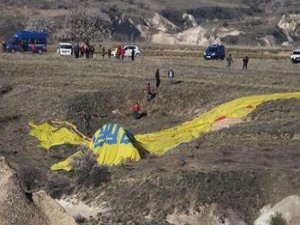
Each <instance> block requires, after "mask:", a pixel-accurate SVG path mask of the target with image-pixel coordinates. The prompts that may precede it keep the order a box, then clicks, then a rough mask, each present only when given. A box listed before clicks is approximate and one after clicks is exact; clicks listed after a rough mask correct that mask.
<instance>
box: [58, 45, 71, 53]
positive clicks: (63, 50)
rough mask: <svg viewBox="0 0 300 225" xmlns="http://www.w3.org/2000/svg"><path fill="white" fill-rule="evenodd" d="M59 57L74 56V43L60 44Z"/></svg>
mask: <svg viewBox="0 0 300 225" xmlns="http://www.w3.org/2000/svg"><path fill="white" fill-rule="evenodd" d="M57 54H58V55H72V54H73V46H72V43H67V42H60V43H59V44H58V47H57Z"/></svg>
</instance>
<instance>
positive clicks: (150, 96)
mask: <svg viewBox="0 0 300 225" xmlns="http://www.w3.org/2000/svg"><path fill="white" fill-rule="evenodd" d="M145 91H146V93H147V100H148V101H151V99H152V98H153V93H152V90H151V86H150V83H148V84H147V86H146V88H145Z"/></svg>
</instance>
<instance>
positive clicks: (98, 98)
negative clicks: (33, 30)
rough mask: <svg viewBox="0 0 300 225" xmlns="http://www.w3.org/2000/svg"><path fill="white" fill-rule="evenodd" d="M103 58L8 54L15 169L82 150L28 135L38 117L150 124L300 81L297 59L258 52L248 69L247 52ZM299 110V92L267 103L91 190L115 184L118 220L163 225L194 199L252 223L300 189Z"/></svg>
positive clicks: (147, 127) (8, 118)
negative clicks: (151, 92) (135, 107)
mask: <svg viewBox="0 0 300 225" xmlns="http://www.w3.org/2000/svg"><path fill="white" fill-rule="evenodd" d="M97 57H98V58H97V59H93V60H91V61H86V60H85V59H80V60H77V61H76V60H75V59H73V58H63V57H62V58H60V57H57V56H54V55H42V56H39V55H30V54H24V55H21V54H15V55H14V54H1V55H0V155H3V156H5V157H6V158H7V159H8V160H9V161H10V163H11V164H12V165H13V166H14V167H16V168H18V167H19V166H20V165H22V164H28V163H30V164H34V165H37V166H40V167H41V168H43V169H45V170H47V169H48V168H49V167H50V165H51V164H52V163H54V162H57V161H59V160H60V159H62V158H64V157H66V156H68V155H70V154H71V153H73V152H75V151H76V147H72V146H61V147H56V148H55V149H54V150H52V151H49V152H45V151H44V150H41V149H40V148H38V146H37V141H36V140H34V139H33V138H32V137H29V136H28V127H27V123H28V122H29V121H30V120H35V121H37V122H43V121H45V120H52V119H62V120H68V121H70V122H73V123H75V124H76V125H77V126H78V127H79V129H80V130H81V131H83V132H84V133H85V134H88V135H92V134H93V133H94V132H95V131H96V130H97V129H98V128H99V127H101V126H102V125H103V124H105V123H106V122H116V123H119V124H121V125H123V126H124V127H125V128H127V129H128V130H130V131H131V132H133V133H146V132H151V131H156V130H161V129H163V128H167V127H170V126H174V125H176V124H178V123H181V122H184V121H186V120H189V119H191V118H193V117H194V116H196V115H198V114H201V113H202V112H205V111H207V110H209V109H211V108H212V107H213V106H216V105H217V104H220V103H223V102H225V101H229V100H232V99H234V98H237V97H242V96H246V95H254V94H262V93H275V92H288V91H299V90H300V89H299V87H300V77H299V66H300V65H297V64H296V65H295V64H291V63H290V62H289V60H288V59H286V60H272V59H266V60H261V59H259V60H256V59H250V63H249V71H242V70H241V59H235V58H234V64H233V67H232V69H231V70H226V69H225V62H224V61H203V59H201V58H193V57H172V58H168V57H141V58H139V59H137V60H136V61H135V62H133V63H132V62H130V61H129V60H127V59H126V60H125V61H124V62H118V61H115V60H112V61H108V60H105V61H101V60H100V57H99V56H97ZM156 68H160V69H161V78H162V85H161V87H160V89H159V91H158V95H157V97H156V98H155V99H153V100H152V101H151V102H150V103H148V102H147V101H146V96H145V93H143V89H144V88H145V85H146V84H147V83H148V82H151V84H152V86H154V73H155V70H156ZM169 68H172V69H173V70H174V71H175V80H176V81H177V84H175V85H173V86H168V85H167V82H166V73H167V70H168V69H169ZM136 101H140V102H141V104H142V108H143V109H144V110H147V114H148V115H147V117H144V118H142V119H141V120H139V121H135V120H133V119H132V118H131V113H130V107H131V105H132V104H133V103H134V102H136ZM112 111H115V112H117V113H112ZM299 111H300V100H294V99H292V100H288V101H277V102H271V103H267V104H265V105H262V106H260V107H259V108H258V109H257V110H256V111H255V112H254V113H253V114H252V115H251V116H250V120H249V121H248V122H245V123H242V124H239V125H236V126H234V127H231V128H229V129H225V130H219V131H217V132H213V133H209V134H207V135H205V136H203V137H201V138H199V139H198V140H195V141H193V142H192V143H188V144H183V145H180V146H179V147H177V148H176V149H174V150H173V151H171V152H170V153H169V154H167V155H166V156H163V157H160V158H149V159H146V160H144V161H141V162H139V163H128V164H126V165H124V166H120V167H115V168H112V169H111V173H112V181H111V182H109V183H107V184H106V185H105V186H102V187H100V188H99V189H95V190H94V191H92V192H91V193H90V194H89V195H87V196H86V198H87V199H92V197H93V196H97V195H98V194H99V193H100V192H101V191H102V190H106V195H105V196H104V197H103V198H105V199H106V200H107V201H109V202H110V203H111V206H112V207H113V208H114V209H116V211H118V213H117V214H116V215H115V217H114V218H113V219H109V221H110V222H117V221H120V222H121V223H125V222H126V221H135V222H139V223H142V224H145V223H146V222H145V219H144V216H145V215H148V214H149V212H150V211H151V213H153V214H154V215H155V218H154V219H153V221H152V222H151V221H150V222H149V221H148V222H149V223H152V224H161V223H164V221H165V217H166V215H168V214H171V213H172V212H173V211H174V209H175V208H177V209H180V210H187V209H188V208H189V207H192V205H191V204H192V202H194V203H195V204H197V205H201V204H204V203H219V204H221V205H222V206H224V207H225V208H226V207H230V208H232V209H234V210H235V211H237V213H238V214H239V215H240V217H242V218H243V219H244V220H246V222H248V223H250V222H253V219H254V218H255V216H256V215H257V213H258V209H259V208H260V207H262V206H263V205H264V204H265V203H270V202H274V201H277V200H279V199H281V198H283V197H286V196H287V195H288V194H291V193H293V194H298V195H299V194H300V182H299V180H298V178H297V177H299V169H300V168H299V165H300V161H299V160H300V159H299V152H298V151H299V142H300V141H299V135H300V116H299ZM59 175H60V176H66V173H64V172H61V173H59ZM68 176H69V175H68ZM188 193H189V194H188ZM132 199H135V200H136V201H132ZM145 202H146V203H148V204H145ZM124 208H126V210H122V209H124ZM136 215H139V216H136ZM148 222H147V223H148Z"/></svg>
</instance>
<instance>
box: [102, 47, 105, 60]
mask: <svg viewBox="0 0 300 225" xmlns="http://www.w3.org/2000/svg"><path fill="white" fill-rule="evenodd" d="M101 55H102V59H104V56H105V47H102V53H101Z"/></svg>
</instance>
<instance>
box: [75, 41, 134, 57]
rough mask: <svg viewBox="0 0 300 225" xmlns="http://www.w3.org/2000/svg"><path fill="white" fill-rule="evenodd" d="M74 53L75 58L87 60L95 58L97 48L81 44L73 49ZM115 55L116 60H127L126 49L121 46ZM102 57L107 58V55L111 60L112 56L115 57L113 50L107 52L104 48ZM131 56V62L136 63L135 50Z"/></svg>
mask: <svg viewBox="0 0 300 225" xmlns="http://www.w3.org/2000/svg"><path fill="white" fill-rule="evenodd" d="M73 53H74V56H75V58H76V59H77V58H81V57H84V56H85V57H86V58H87V59H90V58H93V56H94V54H95V48H94V47H93V46H89V45H84V44H82V45H80V46H79V44H75V45H74V47H73ZM114 53H115V55H114V56H115V58H116V59H119V60H120V59H122V60H124V58H125V53H126V51H125V49H123V48H122V47H121V45H119V46H118V47H117V48H116V49H115V50H114ZM100 54H101V56H102V59H104V58H105V55H107V57H108V58H109V59H110V58H111V57H112V56H113V52H112V50H111V49H110V48H109V49H108V50H107V51H106V49H105V47H104V46H103V47H102V48H101V52H100ZM130 56H131V61H134V59H135V51H134V49H131V52H130Z"/></svg>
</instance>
